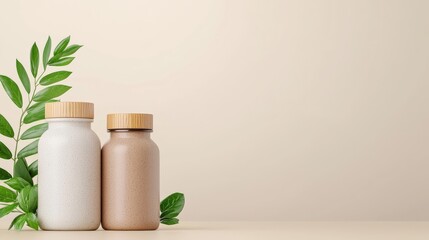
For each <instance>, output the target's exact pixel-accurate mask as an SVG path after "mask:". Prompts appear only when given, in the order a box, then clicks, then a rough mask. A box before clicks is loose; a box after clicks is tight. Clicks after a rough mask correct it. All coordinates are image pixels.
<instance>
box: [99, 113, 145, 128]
mask: <svg viewBox="0 0 429 240" xmlns="http://www.w3.org/2000/svg"><path fill="white" fill-rule="evenodd" d="M152 128H153V116H152V114H146V113H114V114H108V115H107V129H108V130H112V129H152Z"/></svg>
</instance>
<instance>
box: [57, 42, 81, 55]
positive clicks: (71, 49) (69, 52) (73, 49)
mask: <svg viewBox="0 0 429 240" xmlns="http://www.w3.org/2000/svg"><path fill="white" fill-rule="evenodd" d="M81 47H82V45H76V44H74V45H71V46H70V47H68V48H66V50H64V52H62V53H61V56H62V57H65V56H70V55H72V54H73V53H75V52H77V50H79V48H81Z"/></svg>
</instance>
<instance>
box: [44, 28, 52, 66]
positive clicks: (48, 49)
mask: <svg viewBox="0 0 429 240" xmlns="http://www.w3.org/2000/svg"><path fill="white" fill-rule="evenodd" d="M51 45H52V41H51V37H50V36H49V37H48V40H47V41H46V44H45V48H44V49H43V69H44V70H46V66H48V61H49V56H50V55H51Z"/></svg>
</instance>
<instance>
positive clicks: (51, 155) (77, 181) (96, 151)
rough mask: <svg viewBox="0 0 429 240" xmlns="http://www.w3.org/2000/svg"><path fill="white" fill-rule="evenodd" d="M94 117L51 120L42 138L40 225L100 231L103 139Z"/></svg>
mask: <svg viewBox="0 0 429 240" xmlns="http://www.w3.org/2000/svg"><path fill="white" fill-rule="evenodd" d="M91 122H92V119H81V118H57V119H49V120H48V123H49V128H48V130H47V131H46V132H45V133H44V134H43V135H42V137H41V138H40V141H39V176H38V184H39V207H38V212H37V213H38V217H39V221H40V227H41V228H42V229H44V230H96V229H97V228H98V227H99V226H100V215H101V212H100V201H101V200H100V189H101V176H100V174H101V173H100V172H101V170H100V169H101V166H100V164H101V160H100V148H101V145H100V140H99V138H98V137H97V135H96V134H95V133H94V132H93V131H92V130H91Z"/></svg>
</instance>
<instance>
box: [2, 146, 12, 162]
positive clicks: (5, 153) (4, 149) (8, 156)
mask: <svg viewBox="0 0 429 240" xmlns="http://www.w3.org/2000/svg"><path fill="white" fill-rule="evenodd" d="M0 158H3V159H11V158H12V153H11V152H10V150H9V148H7V147H6V145H4V143H2V142H0Z"/></svg>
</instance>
